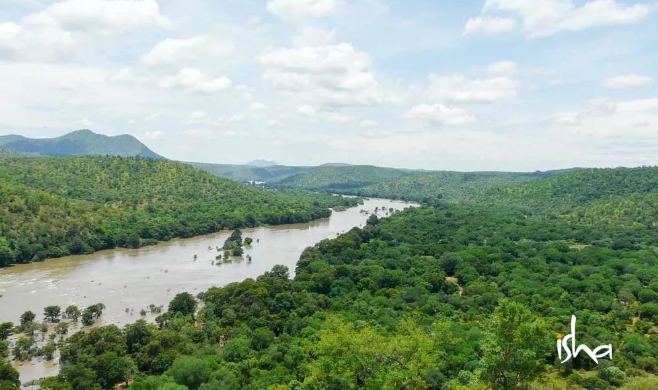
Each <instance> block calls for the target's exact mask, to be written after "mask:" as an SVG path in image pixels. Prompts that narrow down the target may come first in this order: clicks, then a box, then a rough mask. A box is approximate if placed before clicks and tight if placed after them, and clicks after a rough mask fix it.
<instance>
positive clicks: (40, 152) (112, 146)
mask: <svg viewBox="0 0 658 390" xmlns="http://www.w3.org/2000/svg"><path fill="white" fill-rule="evenodd" d="M0 147H1V148H3V149H9V150H13V151H15V152H18V153H22V154H26V155H31V156H91V155H96V156H121V157H149V158H163V157H162V156H160V155H158V154H156V153H155V152H153V151H152V150H151V149H149V148H148V147H146V145H144V144H143V143H141V142H140V141H139V140H138V139H137V138H135V137H133V136H131V135H126V134H124V135H118V136H115V137H109V136H106V135H102V134H96V133H94V132H93V131H91V130H78V131H74V132H71V133H68V134H65V135H63V136H61V137H56V138H41V139H33V138H27V137H23V136H20V135H3V136H0Z"/></svg>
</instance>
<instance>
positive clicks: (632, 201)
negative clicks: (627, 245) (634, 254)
mask: <svg viewBox="0 0 658 390" xmlns="http://www.w3.org/2000/svg"><path fill="white" fill-rule="evenodd" d="M476 201H477V202H479V203H482V204H485V205H493V206H498V207H512V206H513V207H517V208H521V209H523V210H524V211H525V212H527V213H528V214H542V215H547V216H551V217H554V218H560V219H563V220H567V221H569V222H571V223H588V224H597V223H604V224H607V225H611V224H614V225H626V226H636V227H642V226H645V227H652V228H656V227H658V222H657V221H658V167H642V168H616V169H581V170H578V171H575V172H568V173H564V174H559V175H555V176H553V177H550V178H547V179H544V180H539V181H536V182H533V183H525V184H522V185H518V186H511V187H507V188H496V189H492V190H491V191H488V192H486V193H484V194H482V196H480V197H479V198H477V199H476Z"/></svg>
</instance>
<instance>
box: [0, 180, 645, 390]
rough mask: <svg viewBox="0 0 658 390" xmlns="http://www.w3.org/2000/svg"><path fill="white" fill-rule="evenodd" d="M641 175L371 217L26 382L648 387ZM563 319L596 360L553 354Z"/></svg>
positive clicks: (64, 351)
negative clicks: (599, 351) (601, 349)
mask: <svg viewBox="0 0 658 390" xmlns="http://www.w3.org/2000/svg"><path fill="white" fill-rule="evenodd" d="M657 174H658V170H657V169H656V168H638V169H629V170H626V169H615V170H586V171H583V172H580V171H577V172H571V173H565V174H561V175H558V176H555V177H549V178H546V179H542V180H538V181H536V182H533V183H526V184H521V185H516V186H510V187H507V188H504V189H492V190H487V191H484V192H483V193H488V195H487V196H484V195H483V196H481V197H474V198H473V200H471V201H469V202H466V201H463V202H457V201H449V200H445V199H439V198H438V197H435V198H431V199H428V200H427V201H426V202H424V204H423V207H421V208H415V209H407V210H406V211H404V212H399V213H395V214H394V215H393V216H391V217H390V218H386V219H378V218H377V217H375V216H371V217H370V218H369V220H368V223H367V225H366V226H365V227H363V228H354V229H352V230H351V231H349V232H348V233H345V234H343V235H341V236H339V237H337V238H335V239H330V240H324V241H322V242H319V243H317V244H316V245H315V246H314V247H311V248H308V249H306V250H305V251H304V253H303V254H302V256H301V257H300V259H299V262H298V263H297V267H296V270H295V276H294V277H292V278H291V277H290V270H289V269H287V268H286V267H284V266H275V267H274V268H273V269H272V270H271V271H270V272H267V273H265V274H263V275H261V276H260V277H258V278H257V279H256V280H253V279H247V280H245V281H243V282H240V283H232V284H229V285H227V286H223V287H215V288H211V289H209V290H208V291H206V292H203V293H200V294H199V295H198V296H196V297H194V296H192V295H190V294H187V293H183V294H179V295H177V296H176V298H175V299H174V300H173V301H172V302H171V303H170V305H169V307H168V309H167V310H166V312H164V313H163V314H161V315H160V316H159V317H158V318H157V320H156V324H148V323H146V322H145V321H143V320H140V321H137V322H135V323H134V324H130V325H127V326H125V327H124V328H118V327H116V326H114V325H110V326H103V327H97V328H93V329H91V330H89V331H88V332H80V333H76V334H74V335H73V336H71V337H70V338H68V339H66V340H63V341H62V342H61V343H60V344H59V345H58V348H59V349H60V351H61V364H62V371H61V373H60V375H59V376H57V377H53V378H49V379H46V380H44V381H43V382H42V383H41V386H42V388H43V389H47V390H98V389H110V388H112V387H113V386H115V385H116V384H118V383H122V384H123V385H124V386H126V387H127V386H129V388H130V389H134V390H156V389H158V390H159V389H168V390H220V389H221V390H239V389H240V390H243V389H244V390H246V389H267V390H316V389H317V390H329V389H331V390H334V389H373V390H375V389H396V390H397V389H400V390H416V389H428V390H430V389H431V390H466V389H476V390H512V389H532V390H558V389H569V390H582V389H587V390H595V389H623V390H640V389H656V388H658V377H656V376H655V375H656V374H658V303H656V301H657V300H658V248H657V246H656V244H657V242H658V241H657V240H658V230H656V227H655V226H654V224H653V223H646V221H648V220H650V219H651V218H652V215H654V214H652V213H655V208H653V209H650V208H649V207H648V206H647V205H651V204H653V203H651V202H652V200H653V199H655V196H656V192H657V191H658V186H655V185H654V182H655V180H656V177H657V176H658V175H657ZM492 194H494V195H495V196H494V195H492ZM529 209H530V210H532V211H533V212H532V213H528V210H529ZM626 210H631V212H629V213H626ZM619 221H623V222H624V223H619ZM572 315H575V316H577V318H578V342H579V343H583V344H586V345H588V346H590V347H592V348H593V347H595V346H598V345H604V344H611V345H612V346H613V350H614V358H613V360H612V361H611V360H608V359H603V360H600V361H599V364H598V365H597V364H595V363H594V362H593V361H592V360H590V359H589V358H588V357H587V356H586V355H584V354H581V355H579V356H578V357H577V358H576V359H572V360H570V361H568V362H566V363H565V364H561V363H560V362H559V360H558V355H557V350H556V347H555V346H556V344H555V341H556V335H557V334H567V333H569V332H570V329H569V325H570V320H571V316H572ZM0 371H1V370H0ZM0 375H1V374H0ZM7 383H8V385H7V387H6V389H13V388H14V387H11V384H9V382H7ZM0 388H2V387H0ZM2 389H3V390H5V388H2Z"/></svg>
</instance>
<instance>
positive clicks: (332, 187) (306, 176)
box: [270, 165, 409, 192]
mask: <svg viewBox="0 0 658 390" xmlns="http://www.w3.org/2000/svg"><path fill="white" fill-rule="evenodd" d="M408 174H409V172H408V171H404V170H400V169H393V168H380V167H374V166H368V165H353V166H321V167H318V168H315V169H312V170H310V171H307V172H302V173H298V174H296V175H293V176H290V177H286V178H284V179H282V180H279V181H277V182H274V183H270V184H271V186H272V187H275V188H304V189H308V190H313V191H326V192H341V191H348V190H353V189H356V188H361V187H365V186H368V185H372V184H375V183H381V182H385V181H391V180H395V179H398V178H400V177H403V176H406V175H408Z"/></svg>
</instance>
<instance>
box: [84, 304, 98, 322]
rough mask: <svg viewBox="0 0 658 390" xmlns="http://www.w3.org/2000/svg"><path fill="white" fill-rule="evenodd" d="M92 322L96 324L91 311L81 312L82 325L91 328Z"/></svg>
mask: <svg viewBox="0 0 658 390" xmlns="http://www.w3.org/2000/svg"><path fill="white" fill-rule="evenodd" d="M94 322H96V320H95V319H94V315H93V314H92V312H91V310H89V309H88V308H87V309H85V311H83V312H82V325H84V326H92V325H94Z"/></svg>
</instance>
